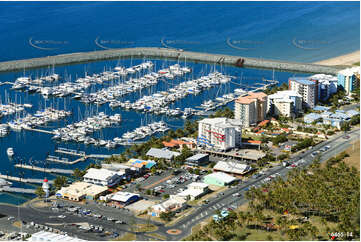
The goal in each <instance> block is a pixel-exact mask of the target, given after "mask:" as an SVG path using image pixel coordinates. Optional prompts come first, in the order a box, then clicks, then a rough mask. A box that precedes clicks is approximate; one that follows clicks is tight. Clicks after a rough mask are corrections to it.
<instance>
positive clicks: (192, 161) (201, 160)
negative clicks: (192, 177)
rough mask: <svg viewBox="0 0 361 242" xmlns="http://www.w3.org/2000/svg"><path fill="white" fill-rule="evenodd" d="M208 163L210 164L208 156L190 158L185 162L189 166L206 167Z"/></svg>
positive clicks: (198, 155)
mask: <svg viewBox="0 0 361 242" xmlns="http://www.w3.org/2000/svg"><path fill="white" fill-rule="evenodd" d="M208 163H209V155H208V154H196V155H193V156H191V157H188V158H187V159H186V161H185V164H186V165H189V166H204V165H206V164H208Z"/></svg>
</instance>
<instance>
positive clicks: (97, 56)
mask: <svg viewBox="0 0 361 242" xmlns="http://www.w3.org/2000/svg"><path fill="white" fill-rule="evenodd" d="M120 58H140V59H142V58H159V59H164V58H165V59H175V60H187V61H193V62H202V63H212V64H213V63H216V64H222V65H232V66H237V67H250V68H260V69H273V70H281V71H292V72H306V73H325V74H336V73H337V72H338V71H340V70H341V69H343V67H337V66H323V65H317V64H308V63H298V62H289V61H278V60H266V59H260V58H249V57H242V56H231V55H222V54H210V53H200V52H192V51H184V50H181V49H172V48H156V47H137V48H124V49H110V50H99V51H89V52H77V53H69V54H61V55H55V56H46V57H40V58H32V59H24V60H14V61H5V62H0V72H9V71H19V70H24V69H31V68H39V67H48V66H53V65H54V66H58V65H68V64H76V63H86V62H92V61H101V60H112V59H120Z"/></svg>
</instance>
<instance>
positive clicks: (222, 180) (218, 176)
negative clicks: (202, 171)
mask: <svg viewBox="0 0 361 242" xmlns="http://www.w3.org/2000/svg"><path fill="white" fill-rule="evenodd" d="M236 180H237V178H235V177H233V176H230V175H228V174H226V173H224V172H213V173H211V174H209V175H206V176H205V177H204V178H203V182H204V183H206V184H209V185H216V186H222V187H224V186H227V185H229V184H232V183H233V182H235V181H236Z"/></svg>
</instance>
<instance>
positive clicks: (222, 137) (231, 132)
mask: <svg viewBox="0 0 361 242" xmlns="http://www.w3.org/2000/svg"><path fill="white" fill-rule="evenodd" d="M241 141H242V125H241V123H240V122H239V120H236V119H228V118H205V119H203V120H201V121H199V123H198V139H197V143H198V145H202V146H207V147H213V148H216V149H220V150H228V149H231V148H234V147H238V146H240V145H241Z"/></svg>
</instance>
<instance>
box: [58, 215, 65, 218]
mask: <svg viewBox="0 0 361 242" xmlns="http://www.w3.org/2000/svg"><path fill="white" fill-rule="evenodd" d="M65 217H66V216H65V215H59V216H58V218H65Z"/></svg>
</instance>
